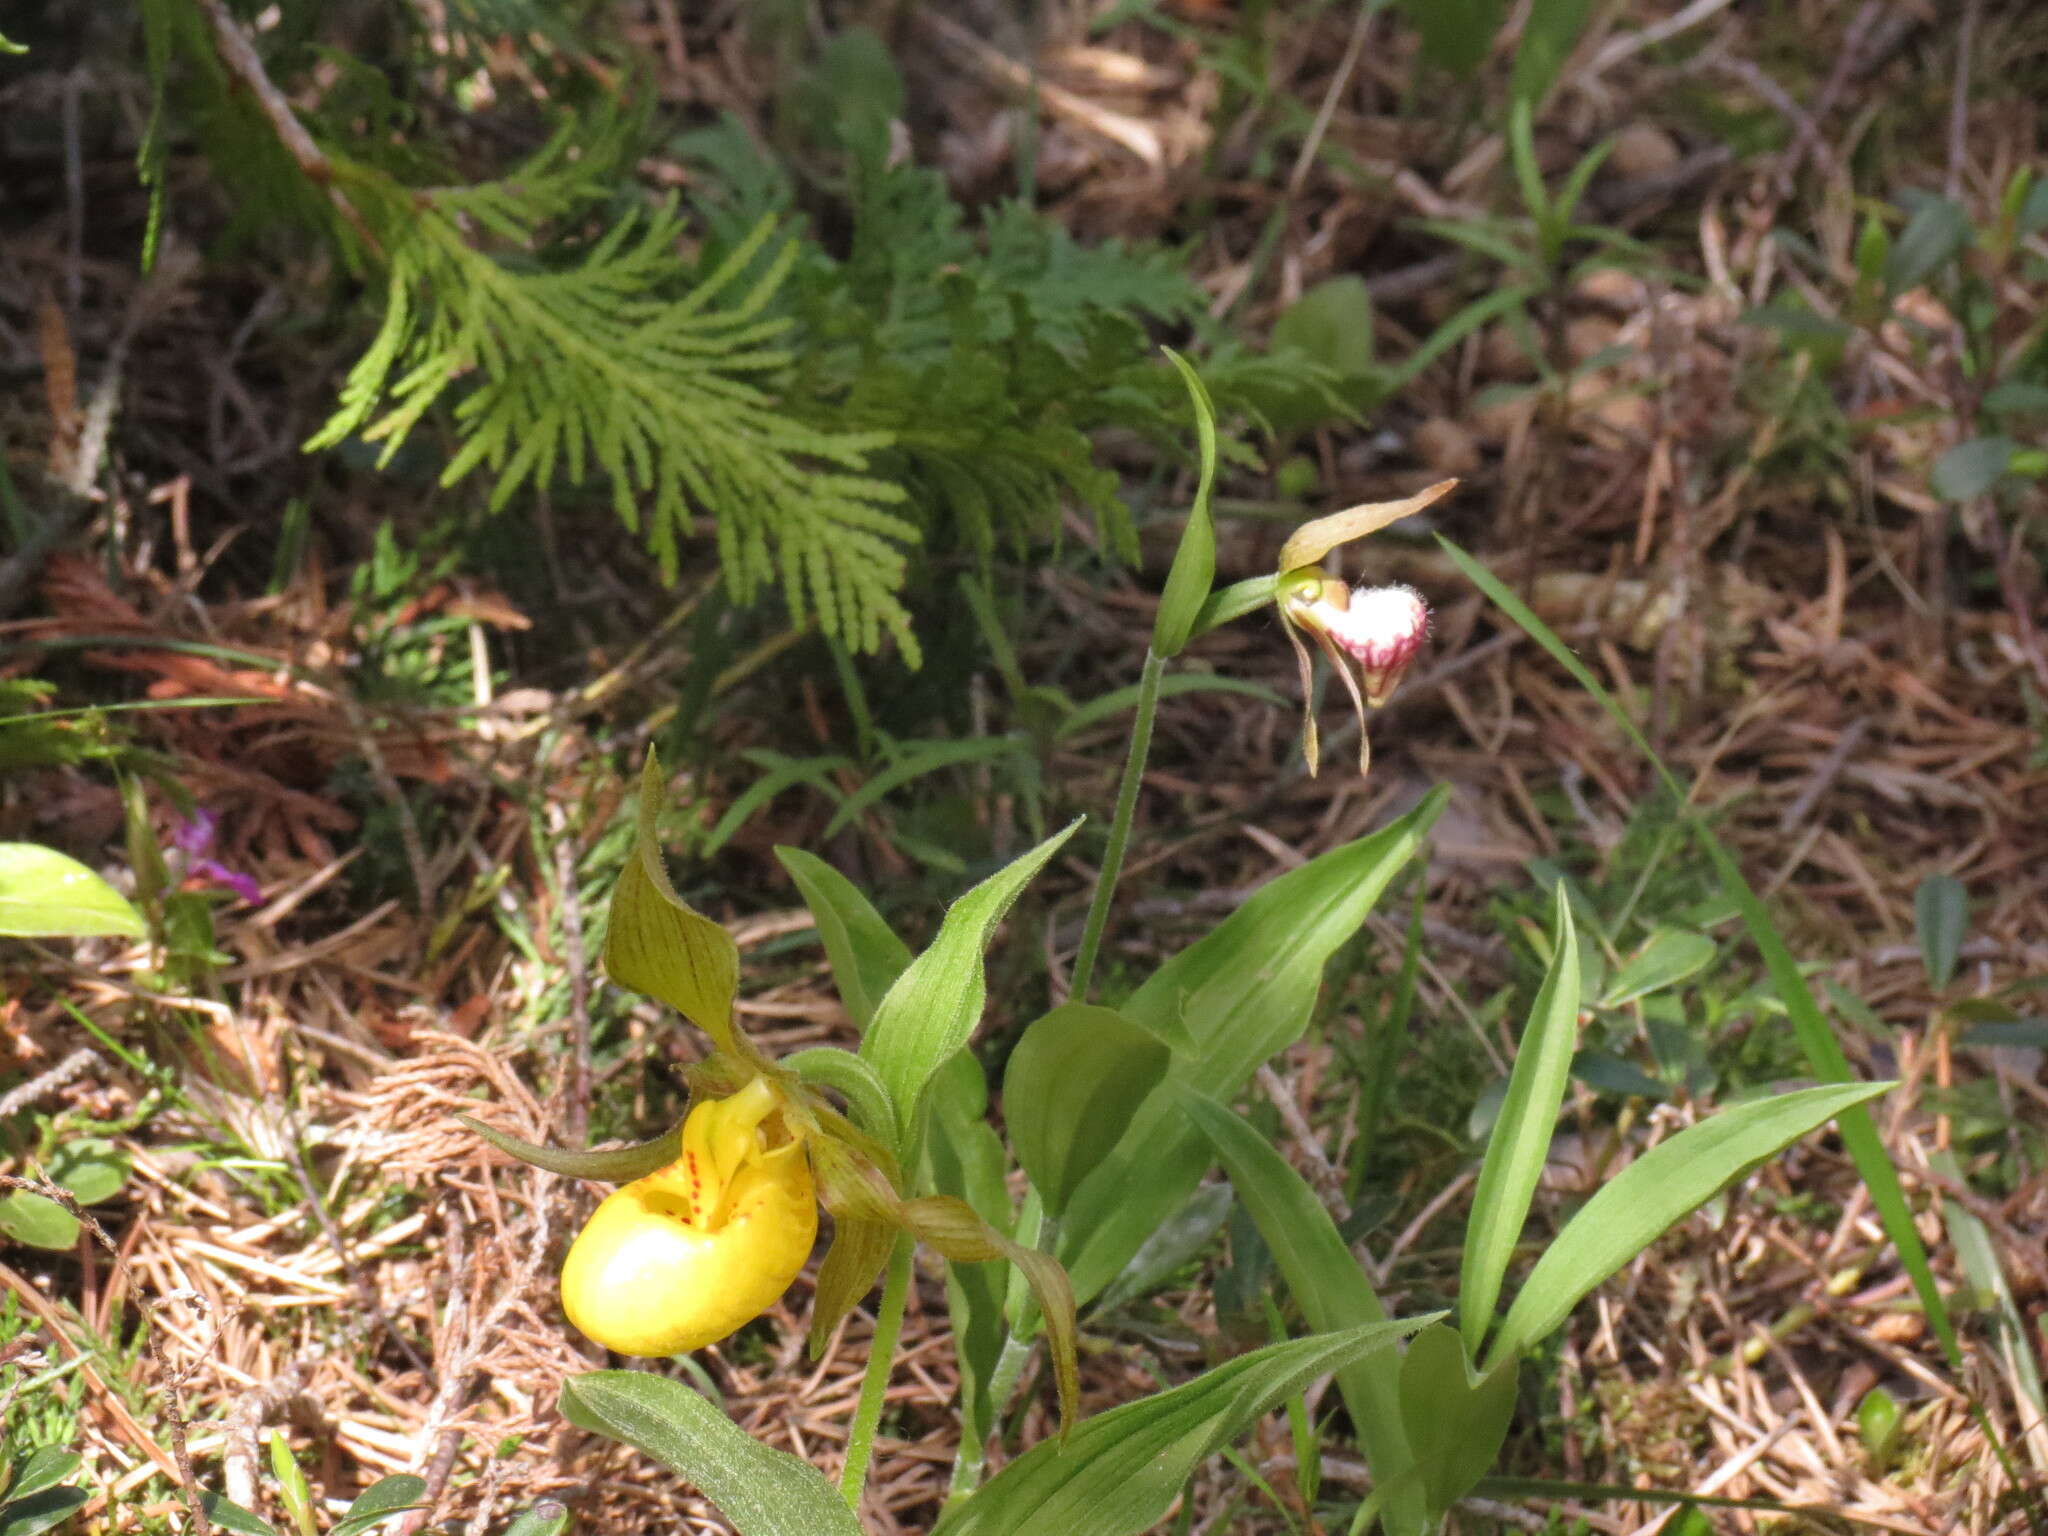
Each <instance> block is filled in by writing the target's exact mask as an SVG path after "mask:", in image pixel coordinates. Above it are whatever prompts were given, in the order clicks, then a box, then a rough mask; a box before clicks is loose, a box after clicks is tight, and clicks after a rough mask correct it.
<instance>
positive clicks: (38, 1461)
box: [0, 1445, 83, 1499]
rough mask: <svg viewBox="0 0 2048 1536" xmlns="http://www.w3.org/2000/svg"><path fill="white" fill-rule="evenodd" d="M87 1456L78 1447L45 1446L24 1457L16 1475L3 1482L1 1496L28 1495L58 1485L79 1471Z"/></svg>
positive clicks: (25, 1496)
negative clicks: (66, 1448) (82, 1456)
mask: <svg viewBox="0 0 2048 1536" xmlns="http://www.w3.org/2000/svg"><path fill="white" fill-rule="evenodd" d="M82 1459H83V1458H81V1457H80V1456H79V1454H78V1453H77V1452H76V1451H67V1450H64V1449H63V1448H61V1447H59V1446H54V1445H51V1446H45V1447H43V1448H42V1449H41V1450H37V1451H30V1452H29V1453H28V1455H27V1456H25V1457H23V1458H22V1460H21V1464H20V1466H19V1467H18V1468H17V1469H16V1471H15V1474H14V1476H13V1477H12V1478H11V1479H9V1480H8V1481H7V1482H5V1483H0V1498H7V1499H25V1498H27V1497H28V1496H29V1495H30V1494H32V1493H41V1492H43V1491H44V1490H45V1489H49V1488H55V1487H56V1486H57V1485H58V1484H59V1483H61V1482H63V1481H64V1479H65V1478H67V1477H69V1476H70V1475H71V1474H72V1473H74V1472H76V1471H77V1470H78V1468H79V1465H80V1463H81V1461H82Z"/></svg>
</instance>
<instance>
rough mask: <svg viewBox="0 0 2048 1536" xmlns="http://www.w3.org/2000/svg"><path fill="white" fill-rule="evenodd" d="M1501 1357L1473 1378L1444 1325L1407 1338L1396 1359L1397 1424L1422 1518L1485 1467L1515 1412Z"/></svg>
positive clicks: (1513, 1361)
mask: <svg viewBox="0 0 2048 1536" xmlns="http://www.w3.org/2000/svg"><path fill="white" fill-rule="evenodd" d="M1520 1364H1521V1361H1520V1359H1519V1358H1517V1357H1510V1358H1507V1359H1505V1360H1503V1361H1502V1362H1501V1363H1500V1364H1499V1365H1497V1366H1495V1367H1494V1368H1493V1369H1492V1370H1490V1371H1488V1372H1487V1373H1486V1374H1485V1375H1484V1376H1476V1375H1474V1374H1473V1372H1472V1369H1471V1366H1470V1364H1469V1363H1468V1362H1467V1360H1466V1358H1465V1341H1464V1340H1463V1339H1462V1338H1460V1337H1459V1336H1458V1331H1457V1329H1455V1328H1452V1327H1450V1326H1449V1325H1448V1324H1444V1323H1438V1324H1436V1325H1434V1326H1433V1327H1429V1328H1425V1329H1423V1330H1422V1332H1420V1333H1418V1334H1417V1335H1416V1336H1415V1337H1414V1338H1412V1339H1410V1340H1409V1341H1408V1351H1407V1354H1406V1355H1405V1356H1403V1358H1402V1360H1401V1423H1402V1427H1403V1428H1404V1429H1405V1430H1406V1432H1407V1435H1408V1445H1409V1448H1410V1450H1411V1452H1412V1453H1413V1455H1414V1457H1415V1464H1416V1467H1417V1469H1418V1471H1419V1472H1420V1474H1421V1478H1422V1486H1423V1495H1424V1501H1425V1503H1426V1505H1427V1507H1428V1510H1429V1513H1430V1514H1431V1515H1432V1516H1434V1517H1441V1516H1442V1515H1443V1514H1444V1512H1445V1511H1446V1510H1448V1509H1449V1508H1450V1507H1451V1506H1452V1505H1453V1504H1455V1503H1456V1502H1457V1501H1458V1500H1459V1499H1462V1498H1463V1497H1465V1495H1466V1494H1468V1493H1470V1492H1471V1491H1472V1487H1473V1485H1474V1484H1475V1483H1477V1482H1478V1481H1479V1479H1481V1478H1482V1477H1484V1476H1486V1474H1487V1473H1488V1472H1489V1471H1491V1470H1492V1469H1493V1464H1494V1462H1495V1461H1496V1460H1497V1459H1499V1456H1500V1448H1501V1446H1502V1445H1503V1444H1504V1443H1505V1442H1506V1440H1507V1437H1508V1423H1509V1421H1510V1420H1511V1419H1513V1418H1514V1415H1515V1373H1516V1371H1517V1369H1518V1368H1519V1366H1520Z"/></svg>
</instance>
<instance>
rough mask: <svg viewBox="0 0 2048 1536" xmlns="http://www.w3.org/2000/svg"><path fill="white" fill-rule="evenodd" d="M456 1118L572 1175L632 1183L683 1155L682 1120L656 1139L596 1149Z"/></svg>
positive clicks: (502, 1146)
mask: <svg viewBox="0 0 2048 1536" xmlns="http://www.w3.org/2000/svg"><path fill="white" fill-rule="evenodd" d="M455 1118H456V1119H457V1120H459V1121H461V1122H462V1123H463V1124H464V1125H466V1126H468V1127H469V1128H470V1129H471V1130H472V1131H474V1132H476V1134H477V1135H479V1136H481V1137H482V1138H483V1139H484V1140H485V1141H488V1142H489V1143H490V1144H491V1145H492V1146H494V1147H496V1148H497V1149H498V1150H499V1151H500V1152H502V1153H504V1154H505V1155H506V1156H507V1157H513V1158H517V1159H518V1160H519V1161H520V1162H522V1163H531V1164H532V1165H533V1166H534V1167H536V1168H545V1169H546V1170H547V1171H548V1172H549V1173H559V1174H562V1175H564V1176H565V1177H567V1178H571V1179H596V1180H599V1181H600V1182H602V1183H606V1184H630V1183H632V1182H633V1180H635V1179H644V1178H645V1177H647V1175H648V1174H650V1173H658V1172H660V1171H661V1170H662V1169H664V1168H666V1167H667V1166H668V1165H669V1164H670V1163H672V1162H674V1161H675V1160H676V1159H677V1158H679V1157H681V1156H682V1155H683V1122H682V1121H680V1120H678V1121H677V1122H676V1123H675V1125H674V1127H673V1128H672V1129H670V1130H667V1131H664V1132H663V1133H662V1134H661V1135H659V1136H657V1137H655V1138H654V1140H652V1141H643V1142H640V1143H639V1144H637V1145H635V1146H630V1147H608V1148H605V1149H603V1150H601V1151H592V1152H569V1151H564V1150H563V1149H561V1148H559V1147H544V1146H541V1145H540V1144H539V1143H538V1142H532V1141H522V1140H521V1139H520V1138H519V1137H517V1136H510V1135H507V1134H506V1133H505V1132H503V1131H501V1130H498V1129H497V1128H496V1127H494V1126H489V1125H485V1124H484V1123H483V1121H481V1120H479V1119H477V1118H476V1117H475V1116H473V1115H457V1116H456V1117H455Z"/></svg>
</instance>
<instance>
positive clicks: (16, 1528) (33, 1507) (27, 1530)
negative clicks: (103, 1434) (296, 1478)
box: [0, 1488, 267, 1536]
mask: <svg viewBox="0 0 2048 1536" xmlns="http://www.w3.org/2000/svg"><path fill="white" fill-rule="evenodd" d="M91 1501H92V1495H91V1494H89V1493H87V1492H86V1491H85V1490H84V1489H83V1488H45V1489H44V1490H43V1491H42V1492H41V1493H32V1494H30V1495H29V1496H28V1497H26V1498H20V1499H9V1500H7V1501H6V1502H5V1503H0V1536H41V1533H42V1532H44V1531H54V1530H55V1529H56V1528H57V1527H58V1526H60V1525H62V1524H63V1523H64V1522H65V1521H67V1520H69V1519H70V1518H71V1517H72V1516H73V1515H75V1514H77V1513H78V1511H79V1510H80V1509H82V1508H84V1507H85V1506H86V1505H87V1504H89V1503H90V1502H91ZM266 1536H267V1533H266Z"/></svg>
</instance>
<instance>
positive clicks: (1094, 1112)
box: [1003, 1003, 1173, 1216]
mask: <svg viewBox="0 0 2048 1536" xmlns="http://www.w3.org/2000/svg"><path fill="white" fill-rule="evenodd" d="M1172 1059H1173V1057H1172V1053H1171V1052H1170V1051H1168V1050H1167V1048H1166V1047H1165V1046H1164V1045H1162V1044H1161V1043H1160V1042H1159V1040H1158V1039H1157V1038H1156V1037H1154V1036H1153V1035H1152V1034H1150V1033H1149V1032H1147V1031H1145V1030H1143V1029H1140V1028H1139V1027H1138V1026H1137V1025H1135V1024H1133V1023H1132V1022H1131V1021H1130V1020H1128V1019H1126V1018H1125V1017H1124V1016H1123V1015H1122V1014H1120V1013H1118V1012H1117V1011H1116V1010H1115V1009H1113V1008H1099V1007H1096V1006H1094V1005H1092V1004H1089V1003H1067V1004H1065V1005H1063V1006H1061V1007H1058V1008H1055V1009H1053V1010H1052V1012H1050V1013H1048V1014H1046V1015H1044V1016H1043V1017H1041V1018H1038V1019H1036V1020H1034V1021H1033V1022H1032V1023H1031V1024H1030V1025H1029V1026H1027V1027H1026V1029H1025V1030H1024V1033H1023V1035H1022V1037H1021V1038H1019V1040H1018V1041H1017V1048H1016V1049H1015V1050H1014V1051H1012V1052H1011V1053H1010V1064H1009V1066H1008V1068H1007V1069H1006V1070H1005V1072H1004V1074H1003V1121H1004V1124H1005V1125H1007V1126H1008V1127H1009V1132H1010V1145H1011V1146H1012V1147H1013V1148H1015V1149H1016V1153H1017V1161H1018V1162H1019V1163H1021V1164H1023V1166H1024V1171H1025V1172H1026V1173H1027V1174H1029V1175H1030V1176H1031V1182H1032V1184H1033V1186H1034V1187H1036V1188H1037V1190H1038V1192H1039V1194H1040V1195H1042V1196H1044V1198H1045V1208H1046V1210H1047V1211H1048V1212H1050V1213H1051V1214H1052V1215H1054V1216H1059V1215H1061V1214H1062V1213H1063V1212H1064V1211H1065V1210H1066V1208H1067V1201H1068V1200H1069V1199H1071V1198H1072V1197H1073V1193H1074V1190H1075V1189H1076V1188H1078V1187H1079V1185H1080V1183H1081V1180H1082V1179H1083V1178H1084V1177H1085V1176H1086V1175H1087V1174H1088V1172H1089V1171H1090V1170H1091V1169H1093V1168H1095V1167H1096V1166H1097V1165H1099V1164H1100V1163H1101V1162H1102V1161H1103V1160H1104V1159H1106V1158H1107V1157H1108V1156H1109V1153H1110V1149H1111V1148H1112V1147H1114V1146H1115V1145H1116V1144H1117V1141H1118V1140H1119V1138H1121V1137H1122V1135H1123V1130H1124V1127H1125V1126H1126V1125H1127V1124H1128V1123H1129V1122H1130V1118H1131V1116H1132V1115H1133V1114H1135V1113H1136V1112H1137V1108H1138V1106H1139V1104H1141V1103H1142V1102H1143V1101H1144V1098H1145V1096H1146V1095H1147V1094H1148V1093H1150V1092H1151V1091H1152V1089H1153V1087H1154V1086H1155V1085H1156V1084H1157V1083H1158V1082H1159V1080H1160V1079H1161V1078H1162V1077H1164V1076H1165V1075H1166V1069H1167V1066H1168V1064H1169V1063H1170V1062H1171V1061H1172Z"/></svg>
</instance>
